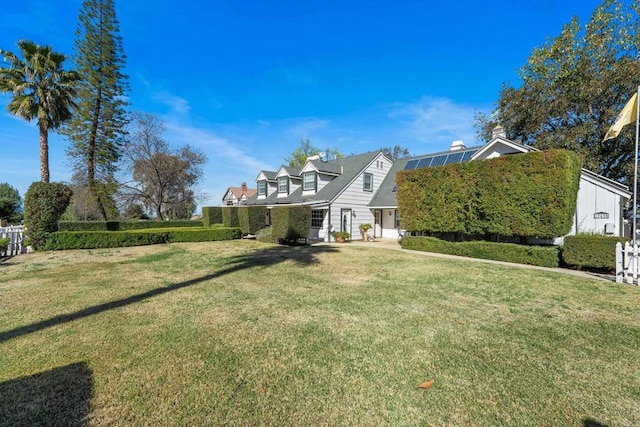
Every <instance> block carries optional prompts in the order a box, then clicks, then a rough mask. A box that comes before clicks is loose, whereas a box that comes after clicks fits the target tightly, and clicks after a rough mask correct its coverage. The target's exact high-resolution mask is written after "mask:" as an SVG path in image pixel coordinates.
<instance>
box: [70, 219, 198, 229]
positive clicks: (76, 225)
mask: <svg viewBox="0 0 640 427" xmlns="http://www.w3.org/2000/svg"><path fill="white" fill-rule="evenodd" d="M202 225H203V222H202V221H194V220H181V221H138V220H136V221H60V226H59V231H127V230H147V229H150V228H176V227H202Z"/></svg>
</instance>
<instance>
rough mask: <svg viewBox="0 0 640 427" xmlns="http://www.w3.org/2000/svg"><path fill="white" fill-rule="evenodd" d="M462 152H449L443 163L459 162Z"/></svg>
mask: <svg viewBox="0 0 640 427" xmlns="http://www.w3.org/2000/svg"><path fill="white" fill-rule="evenodd" d="M463 154H464V153H451V154H449V156H448V157H447V161H446V162H445V163H444V164H445V165H448V164H451V163H460V161H461V160H462V155H463Z"/></svg>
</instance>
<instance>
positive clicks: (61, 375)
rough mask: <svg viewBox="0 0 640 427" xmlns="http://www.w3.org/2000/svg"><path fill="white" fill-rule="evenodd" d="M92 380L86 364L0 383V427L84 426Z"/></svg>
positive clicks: (82, 363) (88, 407)
mask: <svg viewBox="0 0 640 427" xmlns="http://www.w3.org/2000/svg"><path fill="white" fill-rule="evenodd" d="M92 396H93V378H92V372H91V369H89V367H88V366H87V364H86V363H84V362H81V363H74V364H71V365H67V366H62V367H59V368H55V369H51V370H50V371H46V372H41V373H38V374H35V375H30V376H25V377H21V378H16V379H14V380H9V381H5V382H3V383H0V426H39V425H41V426H45V425H46V426H82V425H86V424H87V417H88V415H89V410H90V402H91V398H92Z"/></svg>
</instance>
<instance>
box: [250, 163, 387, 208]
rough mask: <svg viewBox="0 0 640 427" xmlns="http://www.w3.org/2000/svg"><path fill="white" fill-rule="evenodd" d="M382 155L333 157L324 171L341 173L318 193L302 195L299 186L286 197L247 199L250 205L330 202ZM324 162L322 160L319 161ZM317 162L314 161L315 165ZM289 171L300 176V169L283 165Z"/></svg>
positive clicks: (276, 194)
mask: <svg viewBox="0 0 640 427" xmlns="http://www.w3.org/2000/svg"><path fill="white" fill-rule="evenodd" d="M379 155H380V151H371V152H369V153H364V154H358V155H355V156H348V157H342V158H339V159H333V160H330V161H328V162H326V163H325V164H324V166H322V169H323V171H325V172H330V173H331V174H333V175H335V174H336V173H340V175H338V176H336V177H335V178H334V179H332V180H331V181H329V182H327V183H326V184H325V185H324V187H322V188H321V189H320V190H319V191H318V192H317V193H315V194H312V195H306V194H305V195H304V196H303V195H302V187H298V188H297V189H296V190H295V191H293V192H292V193H290V194H289V195H288V196H286V197H282V196H281V197H278V193H277V192H274V193H272V194H270V195H268V196H267V197H266V198H265V199H259V200H258V198H257V196H253V197H251V199H249V200H248V201H247V204H250V205H256V204H258V205H279V204H300V203H302V204H314V203H330V202H331V201H332V200H333V199H335V198H336V197H337V196H338V195H340V193H342V192H343V191H344V189H345V188H346V187H347V186H348V185H349V184H350V183H351V182H352V181H353V180H354V179H356V178H357V177H358V175H360V173H362V171H363V170H364V169H365V168H366V167H367V166H368V165H369V164H370V163H371V162H373V161H374V160H375V159H376V157H378V156H379ZM317 163H322V162H317ZM315 165H316V162H314V166H315ZM283 168H284V169H285V170H287V172H289V170H290V169H294V170H293V171H292V173H291V175H292V176H293V177H296V178H297V177H298V176H299V175H298V173H299V169H295V168H289V167H288V166H283Z"/></svg>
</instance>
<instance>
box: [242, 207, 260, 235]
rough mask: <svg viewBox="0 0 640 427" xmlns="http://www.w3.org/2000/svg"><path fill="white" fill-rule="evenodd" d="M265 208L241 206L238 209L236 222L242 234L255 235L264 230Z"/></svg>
mask: <svg viewBox="0 0 640 427" xmlns="http://www.w3.org/2000/svg"><path fill="white" fill-rule="evenodd" d="M266 214H267V207H266V206H242V207H239V208H238V222H239V223H240V229H241V230H242V234H256V233H257V232H258V231H259V230H262V229H263V228H265V226H266V224H265V217H266Z"/></svg>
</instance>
